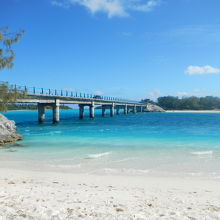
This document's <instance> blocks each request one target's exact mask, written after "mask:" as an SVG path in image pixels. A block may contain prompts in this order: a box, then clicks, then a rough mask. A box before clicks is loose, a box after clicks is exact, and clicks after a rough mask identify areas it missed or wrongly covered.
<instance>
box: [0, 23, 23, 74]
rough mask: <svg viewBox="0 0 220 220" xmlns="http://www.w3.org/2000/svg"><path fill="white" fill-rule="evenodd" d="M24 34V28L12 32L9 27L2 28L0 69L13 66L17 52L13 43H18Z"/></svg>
mask: <svg viewBox="0 0 220 220" xmlns="http://www.w3.org/2000/svg"><path fill="white" fill-rule="evenodd" d="M23 34H24V30H19V31H18V32H13V33H12V32H9V28H8V27H4V28H1V29H0V70H1V69H4V68H6V67H7V68H12V67H13V65H14V64H13V61H14V58H15V53H14V51H13V50H12V45H13V44H15V43H18V42H19V40H20V38H21V37H22V35H23Z"/></svg>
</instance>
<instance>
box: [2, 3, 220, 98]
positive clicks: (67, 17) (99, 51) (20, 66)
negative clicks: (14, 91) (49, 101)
mask: <svg viewBox="0 0 220 220" xmlns="http://www.w3.org/2000/svg"><path fill="white" fill-rule="evenodd" d="M0 9H1V13H0V27H4V26H8V27H10V31H11V32H14V31H18V30H20V29H24V30H25V31H26V32H25V34H24V36H23V37H22V39H21V41H20V42H19V43H18V44H16V45H14V46H13V49H14V51H15V53H16V59H15V62H14V68H13V69H10V70H9V69H4V70H3V71H1V72H0V81H8V82H9V83H11V84H18V85H27V86H36V87H40V88H42V87H43V88H51V89H67V90H73V91H76V90H77V91H83V92H84V91H85V92H87V93H96V94H101V95H106V96H107V95H108V96H115V97H122V98H129V99H136V100H139V99H143V98H151V99H154V100H155V99H156V98H157V97H158V96H165V95H174V96H179V97H182V96H191V95H196V96H206V95H214V96H220V13H219V11H220V1H219V0H208V1H205V0H37V1H36V0H0Z"/></svg>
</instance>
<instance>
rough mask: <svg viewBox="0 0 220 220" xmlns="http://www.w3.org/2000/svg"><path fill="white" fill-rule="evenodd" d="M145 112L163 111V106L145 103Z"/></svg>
mask: <svg viewBox="0 0 220 220" xmlns="http://www.w3.org/2000/svg"><path fill="white" fill-rule="evenodd" d="M145 111H146V112H165V110H164V109H163V108H161V107H160V106H158V105H153V104H147V108H146V110H145Z"/></svg>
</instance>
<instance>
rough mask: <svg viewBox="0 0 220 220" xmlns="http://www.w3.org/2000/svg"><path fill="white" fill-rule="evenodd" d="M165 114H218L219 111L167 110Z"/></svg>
mask: <svg viewBox="0 0 220 220" xmlns="http://www.w3.org/2000/svg"><path fill="white" fill-rule="evenodd" d="M166 112H176V113H220V110H167V111H166Z"/></svg>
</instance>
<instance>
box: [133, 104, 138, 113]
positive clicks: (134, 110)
mask: <svg viewBox="0 0 220 220" xmlns="http://www.w3.org/2000/svg"><path fill="white" fill-rule="evenodd" d="M133 113H134V114H136V113H137V106H136V105H134V109H133Z"/></svg>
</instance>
